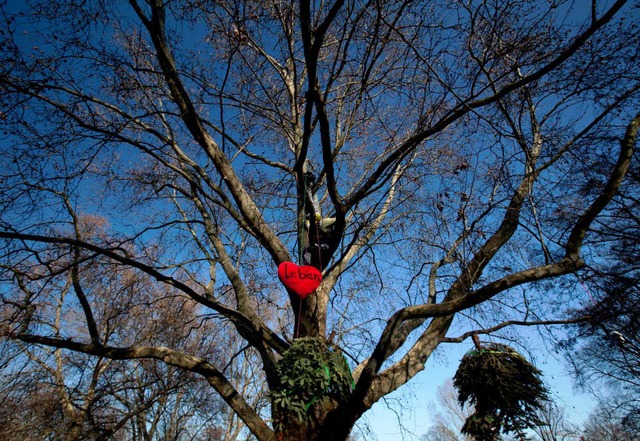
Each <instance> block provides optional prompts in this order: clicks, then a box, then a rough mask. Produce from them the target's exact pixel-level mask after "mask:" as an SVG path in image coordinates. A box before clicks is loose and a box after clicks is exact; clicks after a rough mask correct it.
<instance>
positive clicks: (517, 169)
mask: <svg viewBox="0 0 640 441" xmlns="http://www.w3.org/2000/svg"><path fill="white" fill-rule="evenodd" d="M12 3H13V2H12ZM0 5H1V9H0V19H1V20H2V21H3V22H4V25H5V26H4V28H3V29H6V30H5V31H3V33H2V34H1V35H0V39H1V40H0V57H1V58H2V63H1V67H0V108H1V109H2V114H1V115H0V123H1V124H2V128H1V131H0V133H1V134H2V137H3V138H2V150H1V154H2V169H1V171H2V178H1V179H2V182H3V185H2V187H1V188H0V238H1V239H2V244H1V248H0V249H1V250H2V251H1V255H0V259H2V269H3V270H2V273H1V279H0V280H2V290H1V292H2V300H3V303H2V312H1V317H2V335H3V336H4V337H5V338H7V339H11V340H14V341H20V342H21V343H22V344H23V345H28V346H30V345H37V346H40V347H42V346H44V347H50V348H53V349H61V350H63V351H75V352H79V353H83V354H86V355H90V356H92V357H99V358H101V359H105V360H106V359H111V360H149V359H153V360H157V361H159V362H162V363H165V364H167V365H170V366H172V367H174V368H177V369H180V370H184V371H188V372H190V373H192V374H195V375H197V376H199V377H200V378H202V380H203V381H206V382H207V383H208V384H209V385H210V386H211V387H212V388H213V389H214V390H215V391H216V392H217V393H218V394H219V395H220V397H221V398H222V399H223V400H224V401H225V402H226V403H227V404H228V405H229V406H230V408H231V409H232V410H233V412H235V413H236V414H237V415H238V417H239V418H240V419H242V421H243V423H244V424H246V426H247V428H248V429H249V430H250V431H251V432H252V433H253V434H254V435H255V436H256V437H257V438H258V439H260V440H271V439H276V436H277V438H278V439H282V440H287V439H295V440H300V439H309V440H315V439H331V440H337V439H345V438H346V437H347V435H348V433H349V431H350V430H351V428H352V427H353V425H354V424H355V422H356V421H357V420H358V419H359V418H360V417H361V416H362V415H363V414H364V413H365V412H366V411H367V410H368V409H370V408H371V406H372V405H373V404H374V403H375V402H376V401H378V400H380V399H381V398H382V397H384V396H385V395H387V394H388V393H390V392H392V391H395V390H396V389H398V388H400V387H401V386H403V385H404V384H406V383H407V382H408V381H410V380H411V379H412V378H413V377H414V376H415V375H416V374H417V373H418V372H420V371H421V370H422V369H424V366H425V363H426V361H427V359H428V358H429V357H430V356H431V354H432V353H433V351H434V350H435V349H436V348H437V347H438V345H439V344H440V343H442V342H454V341H464V340H465V339H466V338H467V337H468V336H470V335H472V334H473V333H484V334H486V333H493V332H497V331H500V330H504V329H505V328H506V327H507V325H518V324H519V325H531V324H553V323H561V322H566V321H571V320H575V319H571V318H567V316H566V312H565V310H566V308H567V307H568V306H580V305H581V304H582V303H583V302H582V301H583V300H584V299H583V298H576V297H577V296H574V295H571V296H553V297H551V296H548V295H542V294H540V293H541V292H544V290H548V289H549V288H550V287H552V286H553V284H554V283H556V282H557V281H560V280H559V278H561V277H562V276H566V275H569V274H572V273H574V272H576V271H578V270H580V269H581V268H583V267H584V266H585V264H586V263H585V260H584V258H585V255H584V250H585V249H586V250H588V249H589V245H590V244H589V242H585V240H587V238H588V237H590V236H587V232H588V231H589V229H590V227H591V226H592V225H593V222H594V220H595V219H597V217H598V216H599V215H601V214H602V213H603V212H604V211H605V210H606V209H607V206H608V204H609V202H610V201H611V199H612V198H613V197H614V195H615V194H616V192H617V189H618V187H619V186H620V184H621V182H622V181H623V178H624V176H625V173H626V171H627V169H628V167H629V164H630V162H631V158H632V152H633V147H634V143H635V138H636V133H637V128H638V125H639V124H640V117H639V116H636V115H637V112H638V92H639V88H640V83H639V81H638V76H637V69H636V64H637V57H638V50H639V49H638V48H639V47H640V44H638V43H639V42H638V39H639V38H640V32H638V29H637V20H626V19H625V16H627V15H628V14H633V13H634V12H635V10H634V9H633V5H630V4H628V2H627V1H624V0H619V1H615V2H607V3H598V2H595V1H594V2H592V3H591V4H589V5H588V7H585V8H582V9H580V8H576V9H572V4H571V2H563V1H552V2H550V3H545V4H541V3H539V2H528V1H512V2H507V3H505V2H492V1H487V2H479V3H474V4H469V3H465V2H409V1H399V0H398V1H395V0H391V1H385V2H379V1H354V0H336V1H335V2H329V3H325V2H311V1H300V2H287V1H284V2H281V1H273V2H253V1H249V0H248V1H243V2H226V1H213V2H200V1H186V0H184V1H183V0H170V1H161V0H144V1H143V0H129V1H128V2H125V1H115V0H114V1H106V0H104V1H95V2H84V1H77V0H59V1H56V2H40V1H34V2H30V3H29V4H27V5H15V4H9V3H8V2H6V1H3V2H2V3H0ZM587 11H588V12H587ZM618 141H621V142H618ZM618 144H619V145H618ZM603 155H605V156H606V155H610V156H614V157H615V161H614V165H613V166H612V167H610V168H608V169H606V171H605V172H604V175H605V177H604V179H603V180H602V182H601V185H591V186H585V185H584V184H585V182H587V180H588V179H589V177H590V174H589V173H590V171H591V168H592V166H593V164H594V163H598V161H599V158H600V157H601V156H603ZM579 189H583V190H584V191H583V192H582V193H578V190H579ZM88 215H93V216H98V217H101V218H103V219H105V221H106V224H105V225H106V232H105V233H104V234H96V233H95V232H94V231H86V230H84V229H82V228H80V222H79V219H82V218H83V217H86V216H88ZM589 257H590V256H589V254H588V253H587V258H589ZM287 261H295V262H297V263H303V262H305V261H306V262H308V263H310V264H311V265H313V266H315V267H317V268H318V269H320V270H321V271H322V272H323V281H322V283H321V285H320V286H319V287H318V289H317V290H316V291H315V293H313V294H312V295H310V296H309V297H307V298H306V299H305V300H302V299H301V298H300V297H298V296H296V295H295V293H293V292H291V291H287V292H285V290H284V289H283V288H282V286H281V285H280V284H279V283H278V282H277V278H276V277H275V274H276V267H277V266H278V265H279V264H281V263H283V262H287ZM96 267H97V268H98V270H95V268H96ZM116 270H117V271H119V272H120V273H127V272H130V273H132V274H137V275H142V276H144V280H145V281H148V283H149V284H151V285H153V286H152V288H153V289H148V288H149V287H136V290H137V289H142V292H145V293H148V295H149V296H150V298H149V300H148V301H147V302H146V303H145V304H144V307H142V308H136V309H135V311H136V312H137V313H136V314H134V313H133V312H134V310H132V309H127V308H124V309H123V311H122V313H121V314H119V316H118V320H112V319H111V317H110V315H109V314H108V313H106V312H105V310H103V309H101V305H103V304H105V303H108V302H110V301H122V302H124V304H125V305H126V302H127V299H128V297H127V296H132V297H134V294H133V293H131V292H130V293H128V294H121V295H117V294H118V293H119V292H121V290H117V289H116V290H103V289H102V286H103V285H102V284H98V283H97V282H96V280H94V279H93V278H92V277H91V273H92V272H94V271H97V272H98V273H99V274H102V277H103V278H105V279H109V278H110V275H111V274H112V273H113V272H116ZM66 280H71V281H72V287H71V288H72V289H71V288H70V293H71V294H72V295H67V296H65V300H64V303H63V305H62V311H63V313H64V314H65V315H64V317H65V319H64V320H62V321H61V325H60V328H59V331H56V330H55V328H51V327H50V326H48V324H50V323H52V322H53V321H54V317H55V310H56V308H55V307H52V306H53V305H52V304H50V303H49V302H48V301H47V298H48V292H49V291H48V289H47V290H44V289H42V288H40V287H46V288H49V287H61V286H64V281H66ZM114 280H115V279H114ZM114 283H117V284H123V281H119V280H115V282H114ZM525 285H527V286H528V287H527V288H526V289H525ZM24 286H27V287H31V286H37V287H38V288H37V289H26V290H25V289H23V287H24ZM121 287H124V285H122V286H121ZM136 295H137V294H136ZM158 296H160V297H162V296H169V297H175V298H181V299H185V300H184V302H185V303H184V308H185V310H187V311H189V314H194V315H195V317H194V318H185V316H184V315H183V314H182V311H181V308H178V309H177V310H176V314H175V315H174V316H171V317H167V316H166V315H165V314H164V310H163V309H162V308H160V303H159V302H158V301H157V299H156V298H157V297H158ZM56 298H60V297H59V296H58V297H56ZM188 317H191V315H189V316H188ZM71 318H73V320H71ZM209 318H211V319H214V318H215V320H219V321H220V324H221V325H224V326H225V327H226V328H225V329H226V330H227V333H226V334H224V335H225V337H224V338H220V339H214V338H211V339H206V338H205V339H201V340H200V342H199V343H198V344H197V345H195V346H193V345H188V344H186V343H187V342H188V341H189V337H190V333H191V332H192V331H191V326H192V324H196V323H197V324H200V323H201V322H203V321H206V320H208V319H209ZM162 320H166V321H167V327H169V328H171V331H172V332H171V333H169V334H168V335H162V336H159V337H158V338H153V339H150V340H149V339H145V338H143V336H142V335H135V334H131V333H129V332H128V331H129V330H130V329H131V326H130V325H129V323H130V322H131V321H133V322H135V323H138V324H140V325H141V326H143V325H144V324H146V323H156V322H157V321H162ZM79 323H82V326H78V325H79ZM107 330H108V331H109V332H107ZM174 331H175V332H174ZM503 335H504V334H503ZM294 337H309V338H315V339H318V340H320V341H321V345H325V346H326V347H327V348H331V349H330V350H331V351H334V352H336V351H340V352H343V353H344V354H346V355H347V356H348V358H349V359H350V363H351V368H352V369H353V372H352V376H353V379H354V384H355V386H354V388H353V390H352V391H350V393H349V394H331V393H328V394H326V395H324V396H320V397H317V399H314V400H312V401H313V402H310V403H308V404H309V406H308V412H307V414H306V415H305V416H304V418H297V417H296V415H295V413H294V412H289V411H288V410H287V409H281V408H277V407H271V409H270V412H265V411H263V409H262V408H261V407H259V406H258V407H256V406H255V405H254V404H255V400H254V398H255V396H256V394H255V393H254V392H255V391H253V392H252V391H243V390H242V387H241V385H242V384H243V383H242V378H240V379H238V378H234V376H233V375H231V374H230V373H229V372H226V371H225V366H226V365H227V363H229V361H230V360H229V359H228V358H227V359H225V358H223V359H222V360H221V359H220V358H219V355H218V354H219V351H218V350H217V349H219V347H220V345H222V346H223V347H224V346H226V345H227V344H228V341H230V340H229V339H230V338H231V339H233V341H236V340H235V339H238V340H243V341H244V342H245V343H244V344H243V345H242V347H243V348H244V347H246V348H247V349H246V350H245V351H244V352H243V354H251V357H248V358H247V360H248V362H249V363H251V367H250V370H251V371H252V372H255V373H258V372H259V373H260V374H259V378H264V381H265V384H266V387H267V389H268V390H270V391H273V390H278V389H279V388H280V389H281V388H282V387H283V384H282V381H281V378H280V377H279V375H278V372H279V370H278V361H279V360H281V359H283V357H282V355H283V354H284V353H285V352H286V351H287V349H288V348H289V346H290V344H291V340H292V339H293V338H294ZM236 359H237V357H236V358H233V361H235V360H236ZM241 392H246V393H241ZM267 420H268V421H269V422H270V423H267V422H266V421H267Z"/></svg>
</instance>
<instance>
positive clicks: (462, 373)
mask: <svg viewBox="0 0 640 441" xmlns="http://www.w3.org/2000/svg"><path fill="white" fill-rule="evenodd" d="M541 374H542V373H541V372H540V370H538V369H537V368H536V367H535V366H533V365H532V364H531V363H529V362H528V361H527V360H526V359H525V358H524V357H523V356H522V355H520V354H519V353H518V352H516V351H515V350H514V349H512V348H510V347H509V346H506V345H502V344H497V343H494V344H489V345H487V346H486V347H483V348H481V349H475V350H473V351H470V352H469V353H467V354H466V355H465V356H464V357H463V358H462V361H461V362H460V366H459V367H458V370H457V372H456V374H455V376H454V378H453V384H454V386H455V387H456V389H457V390H458V401H459V402H460V405H461V406H463V405H464V404H465V403H467V402H469V403H470V404H471V405H473V406H474V409H475V412H474V413H473V414H472V415H471V416H470V417H469V418H467V420H466V422H465V425H464V426H463V428H462V432H463V433H466V434H469V435H471V436H473V437H474V438H475V439H476V440H477V441H494V440H496V439H498V434H499V433H500V432H501V431H502V432H504V433H509V432H515V433H517V434H522V433H523V431H524V430H525V429H527V428H532V427H535V426H537V425H539V424H540V420H539V419H538V418H537V416H536V412H537V411H538V410H540V409H541V408H542V407H543V402H544V401H545V400H547V399H548V398H547V396H548V395H547V389H546V388H545V386H544V384H543V382H542V380H541Z"/></svg>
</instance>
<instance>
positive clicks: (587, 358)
mask: <svg viewBox="0 0 640 441" xmlns="http://www.w3.org/2000/svg"><path fill="white" fill-rule="evenodd" d="M636 156H637V153H636ZM610 163H611V159H610V158H606V157H603V158H602V160H601V165H600V166H599V167H596V168H595V169H594V170H593V171H592V173H591V178H590V180H591V182H592V183H593V182H594V181H597V180H601V179H602V176H603V169H604V168H606V166H607V164H610ZM639 194H640V169H639V168H638V161H634V162H633V163H632V166H631V167H630V169H629V172H628V173H627V177H626V179H625V181H624V182H623V184H622V186H621V188H620V190H619V192H618V194H617V195H616V197H615V198H614V199H613V200H612V202H611V205H610V207H609V209H608V210H607V211H606V213H603V216H601V217H600V218H599V219H598V221H597V222H596V223H595V224H594V226H593V232H592V235H593V237H594V242H596V243H597V244H598V248H597V252H596V253H594V254H595V256H594V257H595V259H594V260H593V262H592V263H591V264H590V265H589V267H588V268H587V269H586V271H585V272H584V273H583V274H582V275H581V277H580V279H581V280H580V284H579V285H578V286H577V287H576V288H577V289H579V290H582V291H586V292H587V293H588V295H589V297H590V298H589V301H588V302H586V303H585V304H584V305H583V307H581V308H579V309H577V310H576V311H574V313H573V315H574V317H578V316H583V317H585V316H586V317H589V319H588V320H586V321H584V322H582V323H581V324H580V326H578V327H574V328H573V329H572V330H571V332H570V334H569V338H568V339H566V340H565V341H564V342H563V343H562V345H561V347H562V348H563V349H565V350H566V351H567V356H568V359H569V360H570V363H571V365H572V367H573V368H574V372H575V375H576V378H577V379H578V383H579V385H580V386H581V387H582V388H583V389H585V390H587V391H589V392H595V394H596V396H598V398H599V399H602V398H603V396H602V391H603V389H609V390H608V391H607V393H610V394H613V395H615V396H617V397H618V401H619V402H618V404H617V406H618V407H619V408H620V409H625V410H626V412H627V415H628V420H629V423H630V424H631V423H632V422H633V420H634V418H637V417H636V415H638V414H640V402H639V401H638V397H639V396H640V395H639V394H640V389H639V388H638V385H639V384H640V375H639V374H640V309H639V308H638V302H639V301H640V292H639V291H638V283H639V281H640V271H639V268H638V264H637V255H638V251H640V249H639V248H638V244H640V199H639V198H638V195H639ZM618 411H620V410H618Z"/></svg>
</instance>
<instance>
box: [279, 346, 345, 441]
mask: <svg viewBox="0 0 640 441" xmlns="http://www.w3.org/2000/svg"><path fill="white" fill-rule="evenodd" d="M277 370H278V377H279V380H280V384H279V385H278V387H277V388H275V389H274V390H273V391H272V392H271V398H272V404H273V416H274V418H273V425H274V428H275V430H276V434H277V439H278V441H285V440H292V441H293V440H296V441H300V440H309V441H316V440H321V439H323V438H327V437H328V436H331V434H329V433H328V431H327V430H326V428H324V426H325V424H326V423H327V418H328V416H329V415H331V412H332V411H334V410H335V409H336V408H337V406H338V404H339V403H340V402H342V401H345V400H347V399H348V397H349V395H350V394H351V391H352V388H353V379H352V377H351V371H350V369H349V366H348V364H347V362H346V360H345V358H344V356H343V355H342V352H341V351H340V350H339V349H338V348H337V347H335V346H333V345H331V344H330V343H327V342H326V341H325V340H324V339H322V338H317V337H302V338H298V339H296V340H294V342H293V343H292V345H291V347H290V348H289V349H288V350H287V351H286V352H285V353H284V355H283V357H282V358H281V359H280V361H279V362H278V366H277ZM323 429H324V430H323ZM327 439H328V438H327Z"/></svg>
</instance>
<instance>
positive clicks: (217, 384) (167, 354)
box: [15, 334, 275, 441]
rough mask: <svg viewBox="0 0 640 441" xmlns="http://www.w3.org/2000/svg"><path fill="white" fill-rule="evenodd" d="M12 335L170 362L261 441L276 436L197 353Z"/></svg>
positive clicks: (81, 349) (107, 354)
mask: <svg viewBox="0 0 640 441" xmlns="http://www.w3.org/2000/svg"><path fill="white" fill-rule="evenodd" d="M15 338H17V339H19V340H21V341H23V342H25V343H33V344H39V345H45V346H50V347H53V348H61V349H69V350H71V351H75V352H82V353H85V354H89V355H95V356H99V357H105V358H110V359H113V360H133V359H140V358H150V359H155V360H160V361H163V362H164V363H167V364H169V365H172V366H176V367H178V368H181V369H185V370H188V371H190V372H194V373H196V374H199V375H201V376H203V377H204V378H205V379H206V380H207V381H208V382H209V384H211V386H213V388H214V389H215V390H216V391H217V392H218V393H219V394H220V396H221V397H222V398H223V399H224V400H225V402H226V403H227V404H228V405H229V406H230V407H231V408H232V409H233V410H234V412H236V413H237V414H238V416H239V417H240V418H242V420H243V421H244V422H245V424H246V425H247V427H248V428H249V430H250V431H251V433H253V434H254V435H255V436H256V437H257V438H258V439H259V440H260V441H272V440H275V436H274V433H273V431H272V430H271V428H269V426H267V424H266V423H265V422H264V421H263V420H262V418H260V416H259V415H258V414H257V413H256V412H255V411H254V410H253V408H252V407H251V406H250V405H249V404H248V403H247V402H246V401H245V400H244V398H242V396H241V395H240V394H239V393H238V392H237V391H236V389H235V388H234V387H233V385H232V384H231V383H230V382H229V380H227V378H226V377H225V376H224V375H223V374H222V373H221V372H220V371H219V370H218V369H217V368H216V367H215V366H213V365H212V364H211V363H209V362H207V361H206V360H204V359H201V358H199V357H194V356H192V355H187V354H183V353H181V352H178V351H174V350H172V349H169V348H166V347H161V346H139V347H135V346H134V347H129V348H116V347H111V346H102V345H96V344H84V343H78V342H75V341H72V340H62V339H57V338H51V337H45V336H39V335H33V334H18V335H16V336H15Z"/></svg>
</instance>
